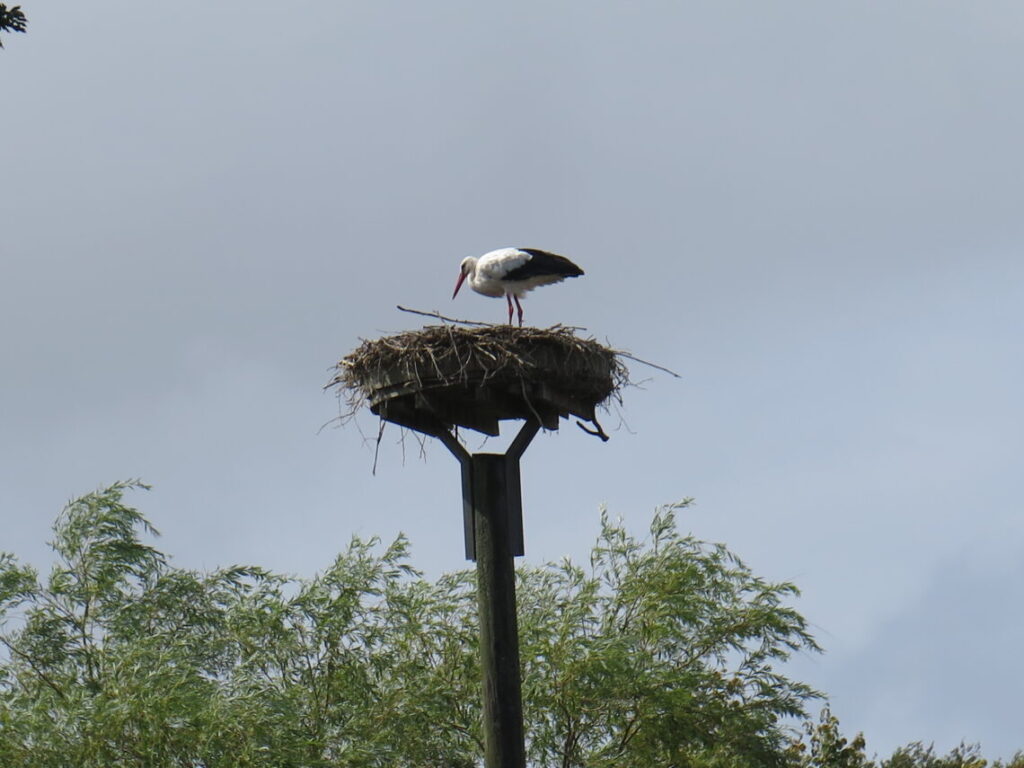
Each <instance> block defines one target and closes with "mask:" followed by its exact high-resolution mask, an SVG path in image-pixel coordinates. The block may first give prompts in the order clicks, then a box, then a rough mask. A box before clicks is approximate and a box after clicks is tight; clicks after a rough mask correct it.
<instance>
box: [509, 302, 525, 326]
mask: <svg viewBox="0 0 1024 768" xmlns="http://www.w3.org/2000/svg"><path fill="white" fill-rule="evenodd" d="M512 298H514V299H515V300H516V309H518V310H519V327H520V328H522V327H523V305H522V304H520V303H519V297H518V296H513V297H512ZM508 311H509V315H508V324H509V325H512V307H511V306H510V307H509V308H508Z"/></svg>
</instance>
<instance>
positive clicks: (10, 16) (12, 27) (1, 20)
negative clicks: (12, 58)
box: [0, 3, 28, 48]
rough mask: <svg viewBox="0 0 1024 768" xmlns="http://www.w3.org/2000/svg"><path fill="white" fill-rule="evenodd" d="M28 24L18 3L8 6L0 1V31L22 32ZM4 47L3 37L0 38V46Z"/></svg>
mask: <svg viewBox="0 0 1024 768" xmlns="http://www.w3.org/2000/svg"><path fill="white" fill-rule="evenodd" d="M27 25H28V19H26V18H25V14H24V13H23V12H22V10H21V6H20V5H15V6H13V7H11V8H8V7H7V6H6V5H5V4H4V3H0V32H24V31H25V27H26V26H27ZM3 47H4V41H3V39H0V48H3Z"/></svg>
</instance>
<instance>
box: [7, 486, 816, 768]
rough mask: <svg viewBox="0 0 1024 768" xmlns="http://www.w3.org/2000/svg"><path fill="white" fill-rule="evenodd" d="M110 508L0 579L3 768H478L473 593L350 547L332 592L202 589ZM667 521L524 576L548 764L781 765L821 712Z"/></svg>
mask: <svg viewBox="0 0 1024 768" xmlns="http://www.w3.org/2000/svg"><path fill="white" fill-rule="evenodd" d="M137 487H139V486H137V485H136V484H131V483H125V484H118V485H114V486H112V487H110V488H107V489H104V490H101V491H98V492H96V493H93V494H89V495H87V496H84V497H82V498H81V499H78V500H76V501H74V502H72V503H71V504H69V505H68V506H67V507H66V508H65V509H64V511H63V512H62V513H61V515H60V516H59V517H58V519H57V522H56V524H55V526H54V537H53V542H52V547H53V550H54V554H55V562H54V565H53V567H52V569H51V571H50V573H49V574H48V575H47V576H46V577H43V576H41V575H40V574H38V573H36V572H35V571H33V570H32V569H31V568H28V567H25V566H22V565H20V564H19V563H18V562H17V560H16V559H15V558H14V557H13V556H10V555H5V556H3V557H2V558H0V645H2V647H3V649H0V764H2V765H4V766H10V767H11V768H20V767H22V766H24V767H27V766H32V767H33V768H47V767H48V766H66V765H75V766H82V767H83V768H86V767H88V766H115V765H116V766H163V765H168V766H176V765H180V766H193V767H194V766H209V767H211V768H212V767H213V766H474V765H478V764H479V763H480V759H481V754H482V746H481V734H480V718H481V713H480V709H479V696H478V695H477V694H478V690H477V687H478V685H479V669H478V667H477V663H478V661H477V659H478V656H477V648H476V647H475V643H476V641H477V640H476V638H477V632H476V615H475V611H476V599H475V590H474V584H473V574H472V573H471V572H459V573H453V574H449V575H445V576H442V577H441V578H439V579H437V580H428V579H425V578H424V577H423V576H422V575H421V574H420V573H419V572H417V571H416V570H415V569H414V568H413V567H412V565H411V564H410V555H409V547H408V543H407V542H406V540H405V539H404V538H402V537H400V538H398V539H397V540H395V541H394V542H392V543H391V544H390V545H387V546H384V545H382V544H381V543H380V542H378V541H377V540H374V539H371V540H368V541H365V540H361V539H353V540H352V541H351V542H350V543H349V545H348V547H347V548H346V549H345V550H344V551H343V552H342V553H341V554H340V555H339V556H338V557H337V558H336V560H335V561H334V562H333V563H331V564H330V565H328V567H326V568H325V569H324V570H323V571H322V572H320V573H319V574H317V575H315V576H313V577H310V578H295V577H285V576H282V575H279V574H274V573H270V572H268V571H266V570H263V569H261V568H258V567H230V568H224V569H220V570H216V571H212V572H198V571H193V570H188V569H182V568H177V567H175V566H174V565H173V564H172V563H171V562H170V560H169V559H168V557H167V556H166V555H165V554H164V553H162V552H160V551H159V550H158V549H156V548H155V546H154V545H153V540H154V537H155V536H156V535H157V532H156V531H155V530H153V528H152V527H151V526H150V525H149V523H148V522H147V521H146V519H145V517H144V516H143V515H142V514H141V513H140V512H138V510H136V509H135V508H133V507H131V506H129V505H128V504H127V503H126V501H125V495H126V493H127V492H128V491H129V490H131V489H133V488H137ZM683 506H685V504H680V505H672V506H669V507H665V508H662V509H660V510H658V511H657V512H656V513H655V515H654V516H653V520H652V523H651V526H650V533H649V535H648V536H647V537H646V538H644V539H637V538H635V537H633V536H632V535H630V534H629V533H628V532H627V530H626V529H625V528H624V527H623V526H622V525H621V524H620V523H618V522H616V521H614V520H612V519H611V518H610V517H609V516H608V515H603V516H602V518H601V523H600V533H599V535H598V537H597V542H596V544H595V546H594V548H593V552H592V556H591V559H590V562H589V563H587V564H586V565H577V564H574V563H572V562H569V561H566V562H563V563H560V564H551V565H546V566H533V567H523V568H521V569H520V571H519V574H518V578H519V594H520V611H521V616H520V627H521V633H522V646H521V652H522V658H523V683H524V688H523V694H524V706H525V710H526V729H527V737H528V750H529V760H530V763H531V764H533V765H544V766H549V765H561V766H613V765H614V766H645V768H647V767H649V766H655V767H656V766H678V765H706V766H713V765H722V766H724V765H755V764H756V765H765V766H770V765H776V764H778V765H782V764H784V763H785V761H786V759H787V754H786V746H787V745H788V743H789V742H788V731H787V722H790V720H789V718H791V717H793V716H795V717H797V718H800V717H804V716H805V714H804V705H805V703H807V702H808V700H809V699H812V698H813V697H814V696H816V694H815V692H814V691H812V690H811V689H810V688H808V687H807V686H805V685H803V684H801V683H798V682H795V681H792V680H790V679H788V678H787V677H786V676H785V675H784V674H783V673H782V671H781V669H780V664H781V663H782V662H783V661H784V660H785V659H786V657H787V656H788V655H789V654H791V653H793V652H801V651H815V650H817V646H816V645H815V643H814V640H813V639H812V638H811V637H810V635H809V634H808V632H807V628H806V624H805V622H804V620H803V618H802V617H801V616H800V615H799V614H798V613H797V612H796V611H795V610H794V609H793V608H792V607H791V606H790V605H789V603H790V602H791V599H792V598H793V597H794V596H795V595H796V590H795V588H794V587H793V586H792V585H790V584H776V583H770V582H766V581H764V580H762V579H760V578H758V577H756V576H755V575H753V574H752V573H751V572H750V570H749V569H748V568H747V567H746V566H744V565H743V563H741V562H740V561H739V560H738V559H737V558H736V557H735V556H734V555H733V554H732V553H730V552H729V551H728V550H727V549H726V548H725V547H722V546H720V545H711V544H707V543H704V542H701V541H699V540H697V539H694V538H693V537H690V536H686V535H683V534H681V533H680V532H679V530H678V526H677V512H678V511H679V510H680V509H681V508H682V507H683Z"/></svg>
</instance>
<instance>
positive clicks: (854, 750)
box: [789, 707, 875, 768]
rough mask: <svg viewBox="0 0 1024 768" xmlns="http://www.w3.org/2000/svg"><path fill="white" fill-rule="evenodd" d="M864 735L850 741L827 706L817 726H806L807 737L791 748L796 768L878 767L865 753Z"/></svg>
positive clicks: (808, 723) (792, 759) (793, 764)
mask: <svg viewBox="0 0 1024 768" xmlns="http://www.w3.org/2000/svg"><path fill="white" fill-rule="evenodd" d="M864 747H865V743H864V736H863V734H859V733H858V734H857V736H856V737H855V738H854V739H853V740H852V741H849V740H847V739H846V738H844V737H843V734H842V732H841V731H840V729H839V719H838V718H837V717H836V716H835V715H833V714H832V711H831V710H830V709H829V708H828V707H825V708H824V709H823V710H822V711H821V716H820V718H819V720H818V722H817V723H811V722H805V723H804V738H803V739H802V740H801V741H798V742H794V743H793V745H792V746H791V747H790V753H789V754H790V758H791V761H792V763H791V764H792V766H793V768H875V764H874V763H873V762H872V761H871V760H869V759H868V757H867V755H866V754H865V752H864Z"/></svg>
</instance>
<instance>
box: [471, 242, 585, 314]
mask: <svg viewBox="0 0 1024 768" xmlns="http://www.w3.org/2000/svg"><path fill="white" fill-rule="evenodd" d="M582 274H583V270H582V269H580V268H579V267H577V266H576V265H575V264H573V263H572V262H571V261H569V260H568V259H567V258H565V257H564V256H559V255H558V254H555V253H549V252H548V251H540V250H537V249H536V248H499V249H498V250H496V251H491V252H490V253H485V254H484V255H483V256H481V257H480V258H476V257H475V256H467V257H466V258H464V259H463V260H462V266H461V267H460V268H459V279H458V281H457V282H456V283H455V293H453V294H452V298H453V299H454V298H455V297H456V296H457V295H458V293H459V288H461V287H462V283H463V281H466V280H468V281H469V287H470V288H472V289H473V290H474V291H476V292H477V293H480V294H483V295H484V296H493V297H499V296H504V297H505V300H506V301H507V302H508V323H509V325H511V324H512V300H513V299H515V302H516V309H518V310H519V325H522V324H523V306H522V304H520V303H519V299H521V298H522V297H523V294H525V293H526V292H527V291H531V290H533V289H534V288H536V287H538V286H541V285H550V284H551V283H560V282H561V281H562V280H564V279H565V278H567V277H579V276H580V275H582Z"/></svg>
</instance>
